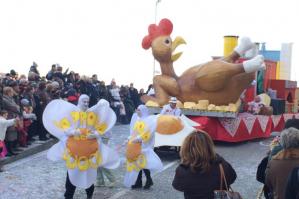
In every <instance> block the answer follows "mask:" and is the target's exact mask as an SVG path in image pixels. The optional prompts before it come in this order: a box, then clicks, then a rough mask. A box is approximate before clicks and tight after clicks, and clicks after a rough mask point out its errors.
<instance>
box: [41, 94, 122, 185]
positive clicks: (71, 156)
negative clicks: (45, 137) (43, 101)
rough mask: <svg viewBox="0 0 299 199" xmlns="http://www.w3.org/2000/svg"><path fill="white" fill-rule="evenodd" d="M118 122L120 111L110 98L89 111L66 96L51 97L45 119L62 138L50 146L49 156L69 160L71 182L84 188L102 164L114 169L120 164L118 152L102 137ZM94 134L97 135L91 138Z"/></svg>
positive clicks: (57, 135) (49, 126)
mask: <svg viewBox="0 0 299 199" xmlns="http://www.w3.org/2000/svg"><path fill="white" fill-rule="evenodd" d="M115 122H116V115H115V113H114V112H113V110H112V109H111V108H110V107H109V103H108V102H107V101H106V100H100V101H99V102H98V103H97V104H96V105H94V106H93V107H91V108H89V109H87V110H86V111H82V110H81V109H80V108H79V107H77V106H75V105H73V104H71V103H68V102H66V101H63V100H53V101H51V102H50V103H49V104H48V105H47V107H46V109H45V111H44V114H43V123H44V126H45V128H46V129H47V130H48V132H50V133H51V134H52V135H54V136H55V137H57V138H58V139H59V140H60V141H59V142H58V143H57V144H55V145H54V146H52V147H51V148H50V149H49V151H48V154H47V157H48V159H50V160H53V161H57V160H65V162H66V166H67V169H68V174H69V179H70V181H71V183H72V184H73V185H74V186H76V187H80V188H84V189H86V188H88V187H90V186H91V185H92V184H93V183H94V182H95V181H96V177H97V168H98V167H99V166H101V167H104V168H108V169H114V168H117V167H118V166H119V164H120V161H119V156H118V154H117V153H116V152H115V151H113V150H112V149H110V148H109V147H108V146H106V145H105V144H103V143H102V141H101V139H100V136H102V135H104V134H105V133H106V132H107V131H109V130H110V129H111V128H112V127H113V126H114V124H115ZM68 132H77V133H76V134H69V133H68ZM91 134H94V135H95V139H88V138H89V136H90V135H91Z"/></svg>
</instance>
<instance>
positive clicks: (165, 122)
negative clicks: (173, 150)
mask: <svg viewBox="0 0 299 199" xmlns="http://www.w3.org/2000/svg"><path fill="white" fill-rule="evenodd" d="M157 117H158V119H157V129H156V133H155V134H156V136H155V147H160V146H182V144H183V142H184V140H185V138H186V137H187V136H188V135H189V134H190V133H192V132H193V131H194V130H195V127H196V126H200V124H198V123H196V122H194V121H192V120H190V119H189V118H187V117H186V116H185V115H181V116H173V115H162V114H159V115H157Z"/></svg>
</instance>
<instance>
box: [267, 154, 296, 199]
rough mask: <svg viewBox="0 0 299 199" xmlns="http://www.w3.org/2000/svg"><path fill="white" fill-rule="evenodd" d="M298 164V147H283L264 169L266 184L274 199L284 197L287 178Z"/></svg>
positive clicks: (282, 198)
mask: <svg viewBox="0 0 299 199" xmlns="http://www.w3.org/2000/svg"><path fill="white" fill-rule="evenodd" d="M298 165H299V149H298V148H292V149H284V150H282V151H280V152H279V153H278V154H277V155H275V156H274V157H273V158H272V160H270V162H269V163H268V166H267V169H266V185H267V186H268V187H269V189H270V191H271V193H272V195H273V198H274V199H284V198H285V197H284V194H285V188H286V184H287V179H288V176H289V174H290V173H291V171H292V170H293V169H294V168H295V167H298Z"/></svg>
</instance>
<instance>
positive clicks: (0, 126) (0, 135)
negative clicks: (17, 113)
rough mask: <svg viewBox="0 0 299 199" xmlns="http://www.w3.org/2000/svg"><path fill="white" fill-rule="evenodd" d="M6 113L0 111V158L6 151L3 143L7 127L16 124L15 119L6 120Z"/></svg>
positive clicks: (0, 169) (0, 170) (0, 167)
mask: <svg viewBox="0 0 299 199" xmlns="http://www.w3.org/2000/svg"><path fill="white" fill-rule="evenodd" d="M7 116H8V113H7V111H5V110H1V111H0V158H3V157H5V155H6V153H7V151H6V147H5V143H4V139H5V134H6V130H7V128H8V127H10V126H13V125H15V124H16V122H17V119H10V120H7ZM2 171H3V170H2V166H1V165H0V172H2Z"/></svg>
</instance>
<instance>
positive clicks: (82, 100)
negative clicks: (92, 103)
mask: <svg viewBox="0 0 299 199" xmlns="http://www.w3.org/2000/svg"><path fill="white" fill-rule="evenodd" d="M88 106H89V97H88V96H87V95H84V94H83V95H81V96H80V97H79V101H78V107H79V108H80V109H81V110H82V111H86V110H87V109H88Z"/></svg>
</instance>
